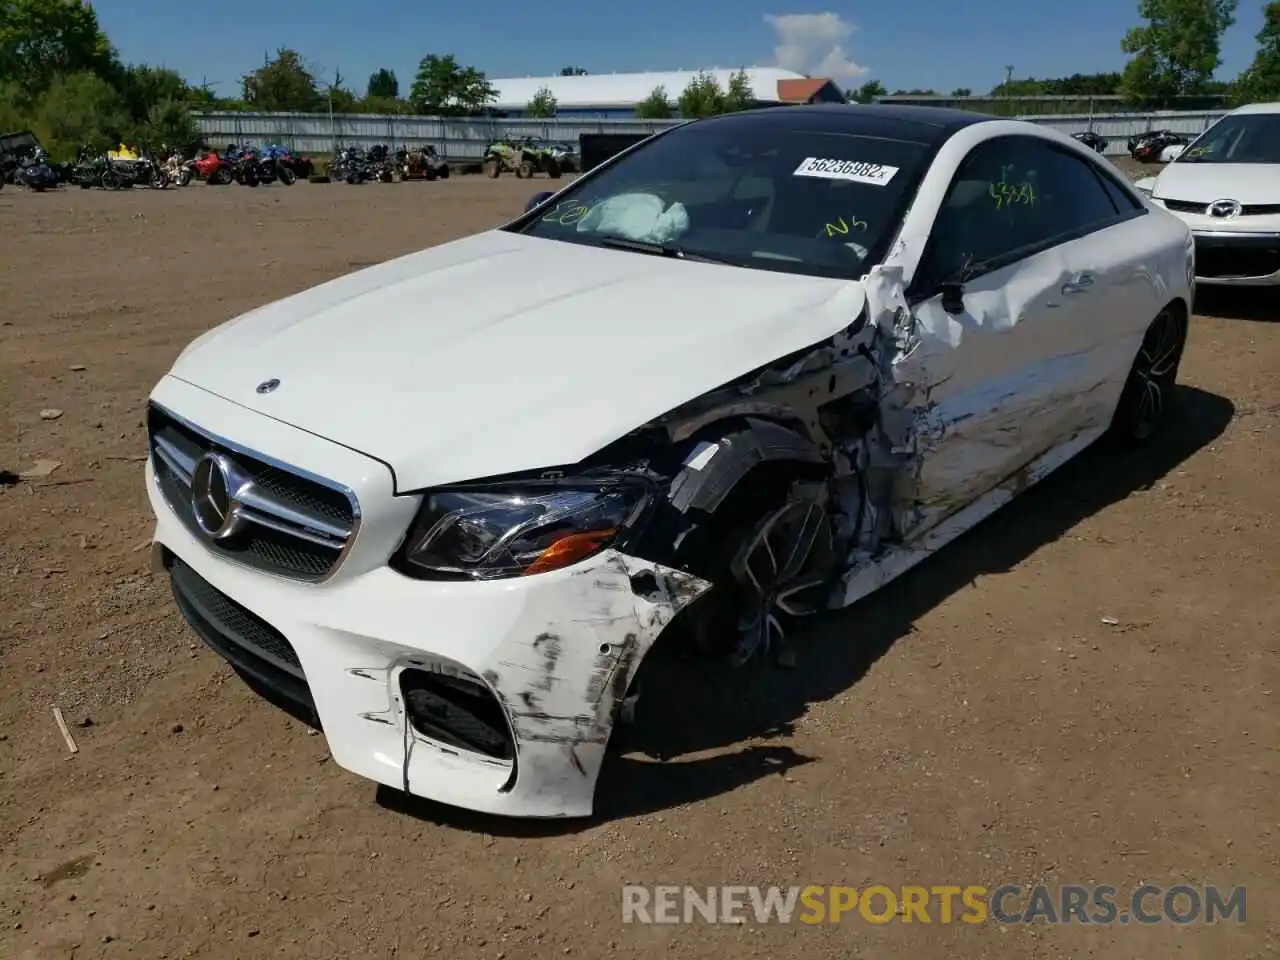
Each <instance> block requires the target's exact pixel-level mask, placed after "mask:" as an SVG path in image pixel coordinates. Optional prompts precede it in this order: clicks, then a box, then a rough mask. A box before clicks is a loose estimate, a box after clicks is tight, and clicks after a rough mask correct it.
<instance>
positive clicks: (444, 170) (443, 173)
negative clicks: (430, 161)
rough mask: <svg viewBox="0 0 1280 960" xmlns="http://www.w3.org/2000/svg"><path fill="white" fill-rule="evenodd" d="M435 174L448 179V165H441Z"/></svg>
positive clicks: (442, 178)
mask: <svg viewBox="0 0 1280 960" xmlns="http://www.w3.org/2000/svg"><path fill="white" fill-rule="evenodd" d="M436 176H437V177H439V178H440V179H441V180H448V179H449V168H448V167H441V168H440V169H439V170H438V171H436Z"/></svg>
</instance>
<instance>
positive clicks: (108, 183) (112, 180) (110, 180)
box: [101, 167, 120, 190]
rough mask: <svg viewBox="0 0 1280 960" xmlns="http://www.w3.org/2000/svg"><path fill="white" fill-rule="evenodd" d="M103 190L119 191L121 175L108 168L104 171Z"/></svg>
mask: <svg viewBox="0 0 1280 960" xmlns="http://www.w3.org/2000/svg"><path fill="white" fill-rule="evenodd" d="M101 179H102V188H103V189H104V190H119V189H120V175H119V174H118V173H116V172H115V171H114V170H112V169H111V168H110V167H108V168H107V169H106V170H103V171H102V178H101Z"/></svg>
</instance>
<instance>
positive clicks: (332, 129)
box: [329, 67, 342, 156]
mask: <svg viewBox="0 0 1280 960" xmlns="http://www.w3.org/2000/svg"><path fill="white" fill-rule="evenodd" d="M341 79H342V74H341V73H340V72H339V71H338V68H337V67H334V69H333V83H331V84H329V135H330V137H331V138H332V140H333V144H332V146H331V147H330V149H329V155H330V156H337V153H338V124H337V121H335V120H334V118H333V88H334V87H336V86H337V85H338V83H339V82H340V81H341Z"/></svg>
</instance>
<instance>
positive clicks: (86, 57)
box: [0, 0, 117, 102]
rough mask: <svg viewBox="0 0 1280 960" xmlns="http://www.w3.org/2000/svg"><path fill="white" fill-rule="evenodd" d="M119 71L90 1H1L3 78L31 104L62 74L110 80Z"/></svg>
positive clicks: (1, 67) (0, 73)
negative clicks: (90, 74)
mask: <svg viewBox="0 0 1280 960" xmlns="http://www.w3.org/2000/svg"><path fill="white" fill-rule="evenodd" d="M116 69H117V61H116V56H115V51H114V50H112V48H111V44H110V43H108V42H107V37H106V34H104V33H103V32H102V29H101V28H100V27H99V26H98V15H97V14H96V13H94V10H93V7H92V6H90V5H89V4H88V3H86V2H85V0H0V78H2V79H3V80H5V81H8V82H10V83H12V84H13V85H14V86H15V87H16V88H17V90H18V91H19V94H20V95H21V96H22V97H23V98H25V99H26V100H27V101H29V102H30V101H34V100H35V99H36V98H37V97H38V96H39V95H40V94H41V93H43V92H44V91H45V90H47V89H49V86H50V85H51V84H52V83H53V81H54V78H55V77H57V76H59V75H63V74H71V73H81V72H89V73H94V74H97V75H98V76H99V77H102V78H104V79H105V78H112V77H113V76H114V73H115V71H116Z"/></svg>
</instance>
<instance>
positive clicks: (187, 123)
mask: <svg viewBox="0 0 1280 960" xmlns="http://www.w3.org/2000/svg"><path fill="white" fill-rule="evenodd" d="M133 139H135V140H137V141H139V142H141V143H145V144H147V145H148V146H150V147H151V148H152V149H159V148H160V147H161V146H165V147H167V148H168V149H170V150H180V151H183V152H189V151H192V150H195V149H196V147H198V146H199V145H200V141H201V139H202V135H201V133H200V127H199V125H198V124H197V123H196V122H195V120H194V119H193V118H192V116H191V111H190V109H189V108H188V106H187V104H186V103H185V102H184V101H182V100H175V99H172V98H168V99H165V100H161V101H160V102H159V103H156V104H153V105H152V107H151V109H150V110H149V111H147V118H146V122H145V123H143V124H141V125H140V126H139V127H138V128H137V130H136V132H135V133H134V136H133Z"/></svg>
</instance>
